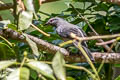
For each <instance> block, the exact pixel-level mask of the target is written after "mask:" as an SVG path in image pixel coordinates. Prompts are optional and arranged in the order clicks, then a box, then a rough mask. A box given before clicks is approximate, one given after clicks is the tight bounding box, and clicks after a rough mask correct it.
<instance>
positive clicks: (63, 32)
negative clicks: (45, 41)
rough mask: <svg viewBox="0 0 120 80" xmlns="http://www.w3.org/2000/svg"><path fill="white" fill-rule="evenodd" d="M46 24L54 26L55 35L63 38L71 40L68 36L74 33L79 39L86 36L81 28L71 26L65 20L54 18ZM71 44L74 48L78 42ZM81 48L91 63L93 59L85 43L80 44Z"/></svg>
mask: <svg viewBox="0 0 120 80" xmlns="http://www.w3.org/2000/svg"><path fill="white" fill-rule="evenodd" d="M46 24H49V25H53V26H55V27H56V31H57V33H58V34H59V35H60V36H61V37H63V38H68V39H72V38H71V36H70V33H74V34H76V35H77V36H79V37H85V36H86V33H85V32H84V31H83V30H82V29H81V28H79V27H78V26H76V25H73V24H71V23H69V22H67V21H66V20H64V19H62V18H59V17H54V18H51V19H49V20H48V22H47V23H46ZM73 44H74V45H75V47H77V45H78V41H76V42H75V43H73ZM82 47H83V49H84V50H85V51H86V53H87V55H88V57H89V58H90V59H91V60H92V61H94V58H93V56H92V55H91V53H90V51H89V49H88V46H87V44H86V42H85V41H83V42H82Z"/></svg>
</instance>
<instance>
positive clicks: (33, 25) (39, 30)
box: [31, 24, 50, 37]
mask: <svg viewBox="0 0 120 80" xmlns="http://www.w3.org/2000/svg"><path fill="white" fill-rule="evenodd" d="M31 26H32V27H33V28H35V29H36V30H37V31H39V32H40V33H42V34H43V35H45V36H48V37H49V36H50V34H47V33H45V32H44V31H42V30H40V29H39V28H38V27H37V26H35V25H34V24H31Z"/></svg>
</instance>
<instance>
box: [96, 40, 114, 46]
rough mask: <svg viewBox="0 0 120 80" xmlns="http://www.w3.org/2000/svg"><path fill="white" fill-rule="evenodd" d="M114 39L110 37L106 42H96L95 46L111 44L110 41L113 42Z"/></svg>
mask: <svg viewBox="0 0 120 80" xmlns="http://www.w3.org/2000/svg"><path fill="white" fill-rule="evenodd" d="M115 41H116V39H112V40H109V41H106V42H101V43H96V45H97V46H101V45H107V44H111V43H113V42H115Z"/></svg>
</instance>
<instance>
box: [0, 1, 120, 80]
mask: <svg viewBox="0 0 120 80" xmlns="http://www.w3.org/2000/svg"><path fill="white" fill-rule="evenodd" d="M7 1H9V0H7ZM7 1H6V2H7ZM10 1H11V2H12V0H10ZM13 1H17V0H13ZM22 1H23V3H24V7H25V10H24V11H22V10H21V7H20V6H18V5H17V7H15V6H14V8H13V11H12V13H14V14H13V15H9V17H10V18H9V19H10V20H5V19H6V18H4V17H5V16H6V15H4V14H3V11H0V13H1V12H2V15H1V16H0V17H2V18H3V20H2V21H0V29H5V28H6V27H7V28H11V29H13V30H15V31H17V32H19V33H20V34H23V35H24V36H25V38H26V40H27V44H26V43H23V42H18V41H16V40H9V39H3V38H2V40H1V41H0V60H1V61H0V65H1V66H0V79H2V80H6V79H7V80H41V79H42V80H56V79H60V80H66V79H67V80H89V79H91V78H93V79H94V77H91V76H90V74H89V73H88V72H85V71H83V70H74V69H72V68H70V67H68V68H65V61H64V59H63V56H62V55H61V54H60V52H57V53H56V55H55V56H54V57H53V55H52V54H49V53H48V52H45V51H41V50H39V49H38V47H37V45H36V44H35V43H34V42H33V41H32V40H31V39H29V38H28V37H27V35H26V34H30V35H33V36H36V37H38V38H41V39H43V40H45V41H47V42H49V43H52V44H55V45H58V44H59V43H61V42H63V40H62V39H61V37H60V36H58V35H57V34H56V32H55V28H54V27H52V26H47V27H46V26H44V24H45V22H47V20H48V19H49V18H51V17H55V16H59V17H62V18H64V19H66V20H67V21H69V22H70V23H72V24H75V25H78V26H80V28H82V29H83V30H84V31H85V32H86V33H87V34H88V33H89V32H92V31H91V29H90V28H89V26H88V24H87V23H86V22H85V21H84V20H83V19H82V18H81V17H80V16H78V15H79V14H81V15H82V16H84V17H85V18H87V19H88V21H89V22H90V24H91V25H92V26H93V28H94V29H95V30H96V32H98V33H99V34H100V35H103V34H114V33H119V31H120V27H119V26H120V23H119V19H120V15H119V14H120V7H119V6H118V5H115V4H110V3H105V2H102V1H98V0H86V1H85V0H63V1H58V2H53V3H46V4H42V5H43V6H42V5H41V6H40V5H39V2H38V0H22ZM0 2H1V1H0ZM2 3H4V1H3V0H2ZM12 3H13V2H12ZM59 3H60V4H61V3H64V6H63V5H59V6H58V4H59ZM50 4H51V5H52V6H51V5H50ZM53 4H57V6H58V7H56V5H53ZM70 4H72V5H73V6H74V7H75V8H74V9H73V8H72V7H71V6H70ZM44 6H46V10H48V12H47V11H46V12H45V11H44V10H42V9H41V8H43V7H44ZM48 7H49V8H48ZM61 7H62V9H61V10H60V11H57V10H56V9H60V8H61ZM16 8H17V9H16ZM52 10H56V12H50V11H52ZM76 10H77V11H78V12H76ZM15 11H16V12H15ZM8 12H9V13H10V12H11V10H9V11H7V12H6V14H9V13H8ZM15 14H16V15H17V18H16V15H15ZM42 15H44V16H46V17H45V18H44V19H43V17H44V16H42ZM13 19H14V20H13ZM16 22H17V23H16ZM31 24H34V25H36V26H37V27H38V28H39V29H41V30H43V31H45V32H46V33H49V34H50V35H51V37H49V38H48V37H46V36H44V35H43V34H41V33H39V32H38V31H36V30H35V29H33V28H32V27H31ZM88 35H89V34H88ZM9 43H10V44H11V45H10V44H9ZM95 43H96V40H91V41H89V42H88V46H89V48H90V50H91V51H93V52H94V51H98V52H105V51H106V50H105V49H104V48H103V47H101V46H96V45H95ZM67 46H70V45H67ZM119 46H120V45H119V42H118V44H117V45H115V46H114V48H113V50H114V51H116V52H120V50H119V49H120V48H119ZM65 47H66V46H65ZM69 49H70V50H69V51H71V52H73V53H75V54H76V53H77V51H78V49H76V48H74V47H73V46H70V47H69ZM33 54H34V55H33ZM3 60H4V61H3ZM47 60H49V61H47ZM51 60H52V62H51ZM51 64H52V66H51ZM70 65H72V66H79V67H80V66H83V67H86V68H87V70H88V71H90V72H91V74H93V72H94V71H93V70H92V69H91V67H90V66H89V64H88V63H70ZM118 65H119V64H118ZM99 66H100V64H95V67H96V69H98V68H99ZM108 67H110V65H108V64H105V65H104V66H103V68H102V70H101V71H100V72H99V76H100V78H101V80H111V79H112V76H111V75H112V71H111V68H109V70H108ZM109 71H111V72H109ZM54 74H55V75H54ZM93 75H94V74H93ZM119 79H120V77H119V76H118V78H116V79H115V80H119Z"/></svg>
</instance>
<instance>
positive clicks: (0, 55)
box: [0, 42, 16, 60]
mask: <svg viewBox="0 0 120 80" xmlns="http://www.w3.org/2000/svg"><path fill="white" fill-rule="evenodd" d="M15 56H16V55H15V52H14V50H13V49H12V48H10V47H9V46H8V45H7V44H5V43H2V42H0V60H1V59H2V60H3V59H4V60H5V59H7V60H8V59H13V58H15Z"/></svg>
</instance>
